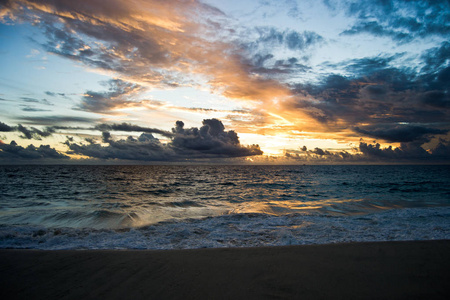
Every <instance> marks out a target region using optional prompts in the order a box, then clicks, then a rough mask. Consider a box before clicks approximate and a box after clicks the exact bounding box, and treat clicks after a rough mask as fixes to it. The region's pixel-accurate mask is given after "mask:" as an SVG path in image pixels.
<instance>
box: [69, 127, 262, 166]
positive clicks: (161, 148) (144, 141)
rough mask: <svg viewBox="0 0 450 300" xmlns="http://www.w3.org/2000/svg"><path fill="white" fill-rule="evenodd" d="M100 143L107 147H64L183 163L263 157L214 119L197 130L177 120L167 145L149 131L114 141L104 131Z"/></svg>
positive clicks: (113, 156)
mask: <svg viewBox="0 0 450 300" xmlns="http://www.w3.org/2000/svg"><path fill="white" fill-rule="evenodd" d="M109 126H111V125H109ZM105 128H106V127H105ZM116 128H122V129H130V130H131V129H133V131H134V130H135V129H137V128H138V127H133V126H131V125H130V124H125V125H124V124H120V125H118V127H116ZM102 142H103V143H107V144H108V145H107V146H102V145H101V144H97V143H94V142H93V141H91V140H90V141H89V143H88V144H78V143H73V142H71V141H67V142H66V145H67V146H68V147H69V149H70V150H71V152H70V153H74V154H81V155H85V156H89V157H92V158H99V159H122V160H139V161H183V160H195V159H214V158H229V157H242V156H252V155H260V154H262V151H261V150H260V148H259V146H258V145H252V146H243V145H241V144H240V143H239V138H238V136H237V134H236V133H235V132H234V131H225V127H224V126H223V124H222V122H221V121H219V120H217V119H207V120H204V121H203V126H202V127H201V128H200V129H199V128H196V127H193V128H184V123H183V122H181V121H177V122H176V127H175V128H173V129H172V140H171V141H170V142H169V143H167V144H163V143H161V142H160V141H159V140H158V139H157V138H155V137H154V136H153V135H152V134H151V133H148V132H144V133H142V134H141V135H140V136H139V137H138V138H137V139H136V138H133V137H131V136H130V137H128V138H127V139H120V140H118V141H115V140H114V139H113V137H112V136H111V134H110V133H109V132H107V131H104V132H103V133H102Z"/></svg>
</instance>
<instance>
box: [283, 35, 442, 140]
mask: <svg viewBox="0 0 450 300" xmlns="http://www.w3.org/2000/svg"><path fill="white" fill-rule="evenodd" d="M446 51H447V45H446V44H445V43H444V44H443V45H442V46H441V47H438V48H433V49H431V50H429V51H428V52H427V54H426V55H423V56H422V59H423V63H424V64H423V65H424V66H425V67H423V68H422V71H421V73H416V72H415V70H413V69H408V68H404V69H399V68H395V67H393V66H392V64H394V63H395V61H396V60H397V59H398V58H401V57H402V54H398V55H392V56H377V57H366V58H361V59H353V60H349V61H344V62H341V63H339V64H336V65H333V66H332V65H327V66H328V67H334V68H336V69H341V70H344V71H345V73H346V74H350V75H348V76H344V75H338V74H329V75H326V76H325V77H324V78H323V79H322V80H321V81H320V82H319V83H316V84H297V85H292V86H291V87H292V89H291V90H292V91H293V93H296V94H297V95H299V97H298V98H297V100H296V101H293V102H292V103H291V105H292V106H288V108H289V109H292V108H294V109H295V108H298V109H300V110H302V111H304V112H306V113H308V114H309V115H310V116H312V117H313V118H315V119H316V120H318V121H319V122H321V123H323V124H325V125H327V126H329V127H330V128H331V126H333V129H334V130H337V131H338V130H344V129H349V128H355V127H358V129H356V130H355V133H356V134H360V135H363V136H371V137H376V138H383V139H387V140H391V141H400V140H399V139H400V136H401V135H402V134H405V135H404V136H403V139H404V140H405V141H406V140H409V139H412V138H417V139H422V138H423V137H424V136H425V135H427V134H430V135H431V134H442V133H445V132H448V129H449V128H450V122H449V120H450V110H449V108H450V96H449V95H450V91H449V90H448V89H449V85H448V82H449V81H450V68H444V67H442V66H437V64H440V63H443V64H447V59H444V57H445V53H447V52H446ZM433 54H435V56H436V57H437V58H436V59H432V56H433ZM447 69H448V70H449V71H448V74H447ZM425 71H427V72H429V73H426V72H425ZM447 76H448V80H446V79H447ZM403 123H410V124H414V126H417V127H414V128H412V127H405V126H399V124H403ZM365 126H369V127H365ZM406 128H408V130H407V129H406ZM424 128H425V129H424ZM409 129H412V130H409ZM422 129H424V130H422ZM428 129H429V130H428ZM330 130H331V129H330ZM395 136H398V137H397V138H394V137H395ZM393 138H394V140H393Z"/></svg>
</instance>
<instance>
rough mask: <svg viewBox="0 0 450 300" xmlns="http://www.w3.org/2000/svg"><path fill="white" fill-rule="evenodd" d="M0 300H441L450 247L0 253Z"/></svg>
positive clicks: (448, 276)
mask: <svg viewBox="0 0 450 300" xmlns="http://www.w3.org/2000/svg"><path fill="white" fill-rule="evenodd" d="M0 282H1V288H0V297H1V298H2V299H61V298H64V299H127V298H128V299H212V298H214V299H271V298H282V299H283V298H284V299H292V298H302V299H330V298H331V299H418V298H423V299H448V298H449V297H450V286H449V285H448V283H449V282H450V240H431V241H395V242H356V243H342V244H321V245H301V246H275V247H254V248H207V249H184V250H31V249H30V250H18V249H1V250H0Z"/></svg>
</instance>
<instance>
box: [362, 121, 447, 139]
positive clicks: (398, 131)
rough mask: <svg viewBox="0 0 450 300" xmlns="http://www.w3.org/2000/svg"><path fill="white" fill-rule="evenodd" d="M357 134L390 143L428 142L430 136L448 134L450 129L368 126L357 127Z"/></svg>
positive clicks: (411, 126) (410, 126)
mask: <svg viewBox="0 0 450 300" xmlns="http://www.w3.org/2000/svg"><path fill="white" fill-rule="evenodd" d="M354 130H355V131H356V132H359V133H362V134H364V135H366V136H370V137H374V138H379V139H383V140H386V141H389V142H402V143H405V142H413V141H417V140H424V139H425V140H426V141H429V139H428V138H426V137H427V136H429V135H433V134H446V133H447V132H449V131H450V129H447V130H444V129H436V128H428V127H423V126H413V125H403V126H401V125H398V126H394V127H390V126H389V127H380V126H378V127H374V126H366V127H365V128H360V127H355V128H354Z"/></svg>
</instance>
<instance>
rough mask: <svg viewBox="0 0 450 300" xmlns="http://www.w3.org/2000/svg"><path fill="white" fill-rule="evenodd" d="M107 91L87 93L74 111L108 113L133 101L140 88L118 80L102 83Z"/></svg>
mask: <svg viewBox="0 0 450 300" xmlns="http://www.w3.org/2000/svg"><path fill="white" fill-rule="evenodd" d="M103 85H105V86H107V87H108V88H109V89H108V91H107V92H94V91H87V92H86V93H85V95H84V96H83V100H82V101H81V103H80V104H79V105H78V106H77V107H76V109H79V110H83V111H90V112H100V113H108V112H111V111H112V110H114V109H117V108H123V107H124V106H126V105H127V104H128V105H129V104H130V103H132V102H133V101H130V98H131V99H132V98H133V96H136V95H137V94H139V92H141V91H142V87H141V86H139V85H137V84H133V83H129V82H125V81H123V80H120V79H111V80H109V81H106V82H103Z"/></svg>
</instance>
